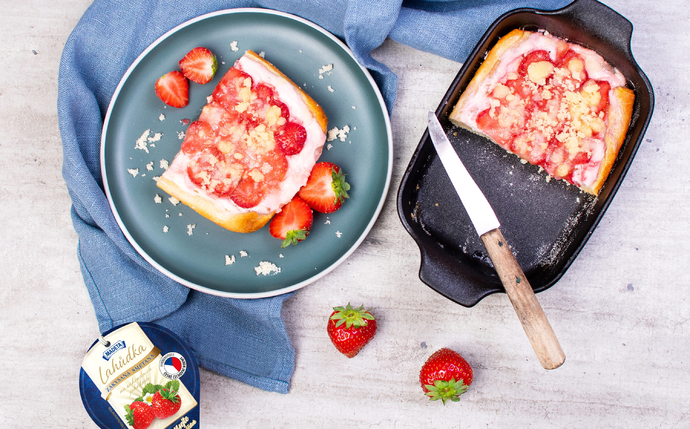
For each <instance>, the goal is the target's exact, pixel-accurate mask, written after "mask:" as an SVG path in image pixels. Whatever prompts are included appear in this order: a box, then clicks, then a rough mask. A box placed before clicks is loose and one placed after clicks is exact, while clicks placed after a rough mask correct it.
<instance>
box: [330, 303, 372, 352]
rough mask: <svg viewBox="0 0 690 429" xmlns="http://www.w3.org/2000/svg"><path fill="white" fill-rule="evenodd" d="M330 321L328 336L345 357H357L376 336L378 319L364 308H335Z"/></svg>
mask: <svg viewBox="0 0 690 429" xmlns="http://www.w3.org/2000/svg"><path fill="white" fill-rule="evenodd" d="M333 310H334V311H333V313H331V317H330V319H329V320H328V336H329V337H330V338H331V342H333V345H334V346H335V348H336V349H338V351H339V352H340V353H342V354H344V355H345V356H347V357H349V358H351V357H355V356H356V355H357V353H359V351H360V350H362V347H364V346H365V345H366V344H367V343H368V342H369V341H371V339H372V338H374V334H376V319H375V318H374V316H373V315H372V314H371V313H370V312H369V310H364V306H363V305H362V306H360V307H359V308H352V306H351V305H350V303H348V304H347V306H346V307H334V308H333Z"/></svg>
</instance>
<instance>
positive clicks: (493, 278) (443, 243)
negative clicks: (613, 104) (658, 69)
mask: <svg viewBox="0 0 690 429" xmlns="http://www.w3.org/2000/svg"><path fill="white" fill-rule="evenodd" d="M515 28H522V29H525V30H531V31H536V30H546V31H548V32H550V33H552V34H554V35H556V36H558V37H561V38H565V39H567V40H569V41H571V42H574V43H577V44H580V45H583V46H585V47H588V48H590V49H593V50H594V51H596V52H598V53H599V54H601V55H602V56H603V57H604V58H605V59H606V60H607V61H608V62H609V63H610V64H612V65H613V66H614V67H616V68H618V69H619V70H620V71H621V72H622V73H623V75H624V76H625V77H626V79H627V80H628V85H629V87H631V88H633V90H634V91H635V104H634V107H633V117H632V122H631V125H630V128H629V130H628V133H627V136H626V139H625V142H624V143H623V146H622V148H621V150H620V153H619V155H618V158H617V160H616V163H615V165H614V167H613V169H612V171H611V173H610V176H609V178H608V180H607V181H606V183H605V185H604V187H603V188H602V190H601V191H600V193H599V195H598V197H596V198H595V197H593V196H591V195H589V194H586V193H584V192H581V191H580V190H579V189H577V188H576V187H574V186H569V185H567V184H565V183H564V182H562V181H555V180H551V181H549V180H547V176H546V174H545V173H543V172H540V171H539V170H538V167H535V166H533V165H531V164H523V163H521V162H520V160H519V159H518V158H517V156H515V155H512V154H509V153H508V152H506V151H505V150H504V149H502V148H500V147H499V146H498V145H496V144H494V143H492V142H490V141H489V140H488V139H485V138H484V137H481V136H478V135H476V134H473V133H471V132H470V131H467V130H464V129H461V128H459V127H455V126H453V125H452V124H451V123H450V122H449V121H448V114H449V113H450V112H451V110H452V109H453V106H454V105H455V103H456V102H457V100H458V98H459V97H460V94H461V93H462V91H463V90H464V89H465V87H466V86H467V84H468V83H469V82H470V80H471V79H472V77H473V76H474V74H475V72H476V70H477V69H478V68H479V66H480V64H481V62H482V61H483V59H484V57H485V55H486V53H487V52H488V51H489V50H490V49H491V48H492V47H493V46H494V45H495V44H496V42H497V41H498V39H499V38H500V37H502V36H504V35H505V34H507V33H508V32H510V31H511V30H513V29H515ZM631 37H632V24H631V23H630V22H629V21H628V20H627V19H625V18H624V17H623V16H621V15H620V14H618V13H617V12H615V11H614V10H612V9H610V8H609V7H607V6H605V5H603V4H601V3H599V2H597V1H595V0H577V1H575V2H573V3H571V4H570V5H568V6H566V7H565V8H563V9H559V10H556V11H541V10H536V9H526V8H523V9H516V10H514V11H511V12H508V13H506V14H504V15H503V16H501V17H500V18H499V19H498V20H496V21H495V22H494V23H493V24H492V25H491V26H490V27H489V29H488V30H487V32H486V33H485V34H484V36H483V37H482V39H481V40H480V42H479V44H478V45H477V47H476V48H475V49H474V51H473V52H472V54H471V55H470V57H469V58H468V59H467V61H466V62H465V63H464V64H463V66H462V69H461V70H460V72H459V73H458V75H457V77H456V78H455V80H454V81H453V83H452V85H451V86H450V88H449V90H448V92H447V93H446V94H445V96H444V98H443V100H442V101H441V104H440V105H439V107H438V108H437V110H436V114H437V116H438V117H439V118H440V120H441V124H442V125H443V127H444V129H445V130H446V134H447V135H448V137H449V139H450V141H451V144H452V145H453V147H454V148H455V149H456V151H457V152H458V154H459V155H460V158H461V159H462V160H463V162H464V164H465V166H466V167H467V170H468V171H469V172H470V174H471V175H472V177H473V178H474V180H475V181H476V182H477V184H478V185H479V187H480V188H481V189H482V190H483V191H484V194H485V195H486V197H487V199H488V200H489V203H491V206H492V207H493V208H494V211H495V212H496V216H497V217H498V220H499V221H500V222H501V231H502V232H503V235H504V236H505V238H506V240H507V242H508V243H510V245H511V249H512V250H513V253H514V254H515V256H516V258H517V260H518V262H519V263H520V265H521V267H522V269H523V271H524V272H525V275H526V276H527V278H528V280H529V282H530V283H531V285H532V288H533V289H534V291H535V292H541V291H543V290H545V289H548V288H549V287H551V286H552V285H553V284H554V283H556V282H557V281H558V280H559V279H560V278H561V277H562V276H563V274H564V273H565V272H566V270H567V269H568V267H569V266H570V265H571V264H572V262H573V261H574V260H575V258H576V257H577V255H578V253H579V252H580V250H581V249H582V248H583V246H584V245H585V243H586V242H587V240H588V239H589V237H590V235H591V234H592V232H593V231H594V229H595V227H596V226H597V224H598V223H599V221H600V220H601V218H602V217H603V215H604V212H605V211H606V208H607V207H608V205H609V204H610V202H611V200H612V199H613V197H614V195H615V193H616V191H617V190H618V188H619V186H620V184H621V182H622V181H623V178H624V176H625V173H626V172H627V170H628V168H629V166H630V164H631V163H632V161H633V157H634V156H635V153H636V152H637V149H638V147H639V145H640V142H641V141H642V138H643V136H644V133H645V131H646V129H647V126H648V124H649V121H650V119H651V116H652V111H653V107H654V94H653V90H652V86H651V84H650V82H649V80H648V79H647V77H646V76H645V74H644V72H643V71H642V70H641V69H640V68H639V66H638V65H637V63H636V62H635V59H634V58H633V55H632V52H631V48H630V40H631ZM397 207H398V215H399V216H400V220H401V221H402V223H403V225H404V226H405V228H406V229H407V231H408V232H409V233H410V235H411V236H412V237H413V238H414V240H415V241H416V242H417V245H418V246H419V249H420V252H421V268H420V271H419V277H420V279H421V280H422V281H423V282H424V283H426V284H427V285H429V286H430V287H431V288H433V289H434V290H436V291H437V292H439V293H441V294H442V295H444V296H446V297H447V298H450V299H451V300H453V301H455V302H457V303H459V304H461V305H463V306H466V307H472V306H474V305H475V304H476V303H477V302H479V301H480V300H481V299H482V298H484V297H485V296H487V295H489V294H492V293H496V292H504V289H503V286H502V285H501V282H500V280H499V278H498V276H497V275H496V272H495V271H494V269H493V266H492V264H491V261H490V260H489V258H488V256H487V254H486V250H485V249H484V247H483V244H482V242H481V240H480V239H479V237H478V236H477V234H476V231H475V230H474V227H473V226H472V224H471V222H470V220H469V217H468V216H467V213H466V212H465V210H464V208H463V206H462V204H461V202H460V199H459V198H458V196H457V194H456V193H455V190H454V189H453V186H452V185H451V183H450V179H449V178H448V175H447V174H446V172H445V170H444V168H443V166H442V164H441V162H440V160H439V159H438V157H437V155H436V151H435V150H434V147H433V144H432V142H431V141H430V139H429V135H428V132H425V133H424V135H423V137H422V139H421V141H420V143H419V145H418V147H417V149H416V151H415V153H414V155H413V156H412V159H411V161H410V163H409V166H408V168H407V170H406V172H405V174H404V176H403V179H402V181H401V184H400V188H399V190H398V196H397Z"/></svg>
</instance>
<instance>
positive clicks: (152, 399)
mask: <svg viewBox="0 0 690 429" xmlns="http://www.w3.org/2000/svg"><path fill="white" fill-rule="evenodd" d="M80 389H81V396H82V402H83V403H84V407H85V408H86V410H87V412H88V413H89V415H90V416H91V418H92V419H93V420H94V422H96V423H97V424H98V425H99V426H100V427H103V428H134V429H163V428H175V429H183V428H192V427H199V390H200V389H199V369H198V366H197V363H196V361H195V359H194V357H193V356H192V355H191V353H190V351H189V349H188V348H187V347H186V345H185V344H183V343H182V341H181V340H180V339H179V337H177V336H176V335H175V334H174V333H172V332H171V331H169V330H167V329H165V328H163V327H161V326H158V325H155V324H151V323H130V324H128V325H124V326H121V327H118V328H115V329H113V330H111V331H109V332H108V333H106V334H105V335H103V336H101V337H100V338H99V339H98V340H97V341H96V342H94V344H93V345H92V346H91V348H90V349H89V351H88V352H87V353H86V356H85V357H84V361H83V362H82V370H81V374H80Z"/></svg>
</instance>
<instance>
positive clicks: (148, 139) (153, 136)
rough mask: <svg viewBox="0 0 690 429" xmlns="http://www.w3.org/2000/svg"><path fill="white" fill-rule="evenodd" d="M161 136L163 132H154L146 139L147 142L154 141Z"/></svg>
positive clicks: (158, 139)
mask: <svg viewBox="0 0 690 429" xmlns="http://www.w3.org/2000/svg"><path fill="white" fill-rule="evenodd" d="M161 137H163V133H156V134H154V135H152V136H150V137H149V138H147V139H146V140H147V141H148V142H149V143H155V142H157V141H160V139H161Z"/></svg>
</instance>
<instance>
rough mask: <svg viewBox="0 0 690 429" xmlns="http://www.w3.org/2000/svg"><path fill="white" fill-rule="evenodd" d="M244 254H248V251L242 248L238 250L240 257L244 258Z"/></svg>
mask: <svg viewBox="0 0 690 429" xmlns="http://www.w3.org/2000/svg"><path fill="white" fill-rule="evenodd" d="M245 256H248V253H247V252H246V251H244V250H240V258H244V257H245Z"/></svg>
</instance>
